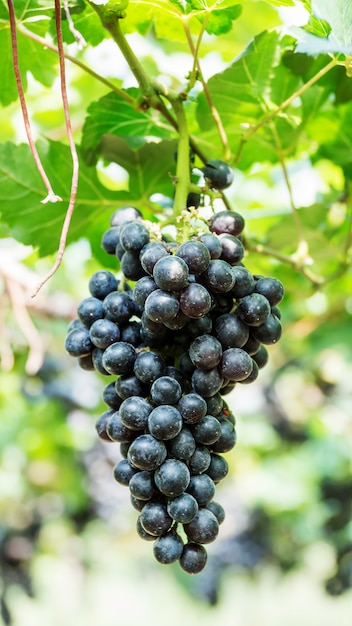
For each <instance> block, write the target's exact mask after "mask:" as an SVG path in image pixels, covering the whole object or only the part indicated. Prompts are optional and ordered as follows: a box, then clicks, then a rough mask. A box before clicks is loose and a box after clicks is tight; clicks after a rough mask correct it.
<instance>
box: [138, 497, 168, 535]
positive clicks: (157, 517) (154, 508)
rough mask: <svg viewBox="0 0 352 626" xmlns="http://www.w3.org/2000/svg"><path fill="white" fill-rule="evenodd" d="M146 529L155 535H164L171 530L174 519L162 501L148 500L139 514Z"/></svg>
mask: <svg viewBox="0 0 352 626" xmlns="http://www.w3.org/2000/svg"><path fill="white" fill-rule="evenodd" d="M139 519H140V523H141V525H142V527H143V528H144V530H145V531H146V532H147V533H150V534H151V535H154V536H155V537H158V536H160V535H164V534H165V533H166V532H167V531H168V530H170V528H171V526H172V523H173V520H172V518H171V517H170V515H169V514H168V512H167V509H166V505H165V504H163V503H162V502H147V503H146V504H145V505H144V507H143V509H142V511H141V514H140V516H139Z"/></svg>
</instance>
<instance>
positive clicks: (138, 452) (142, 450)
mask: <svg viewBox="0 0 352 626" xmlns="http://www.w3.org/2000/svg"><path fill="white" fill-rule="evenodd" d="M166 455H167V450H166V447H165V444H164V443H163V442H162V441H159V440H158V439H155V437H153V436H152V435H150V434H149V433H148V434H144V435H139V437H137V438H136V439H135V440H134V441H132V443H131V445H130V447H129V450H128V455H127V458H128V460H129V462H130V463H131V465H133V467H136V468H138V469H141V470H154V469H156V468H157V467H159V465H161V464H162V463H163V462H164V461H165V459H166Z"/></svg>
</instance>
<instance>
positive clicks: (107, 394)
mask: <svg viewBox="0 0 352 626" xmlns="http://www.w3.org/2000/svg"><path fill="white" fill-rule="evenodd" d="M115 384H116V383H114V382H112V383H109V384H108V385H106V386H105V387H104V389H103V394H102V395H103V401H104V402H105V404H107V405H108V406H110V407H111V408H112V409H115V411H117V409H119V408H120V406H121V403H122V399H121V398H120V396H119V395H118V394H117V393H116V388H115Z"/></svg>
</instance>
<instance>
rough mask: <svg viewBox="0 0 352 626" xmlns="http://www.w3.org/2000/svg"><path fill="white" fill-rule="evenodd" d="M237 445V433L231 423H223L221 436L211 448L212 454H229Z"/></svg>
mask: <svg viewBox="0 0 352 626" xmlns="http://www.w3.org/2000/svg"><path fill="white" fill-rule="evenodd" d="M235 445H236V431H235V428H234V426H233V424H231V423H230V422H229V421H227V420H226V421H223V422H221V436H220V437H219V439H218V440H217V441H216V442H215V443H214V444H213V445H212V446H211V448H212V452H220V453H221V452H229V451H230V450H232V448H234V447H235Z"/></svg>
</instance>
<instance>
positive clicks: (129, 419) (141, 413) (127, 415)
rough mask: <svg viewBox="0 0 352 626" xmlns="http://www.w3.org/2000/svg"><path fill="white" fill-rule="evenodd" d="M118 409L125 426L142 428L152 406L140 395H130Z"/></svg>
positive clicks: (144, 426)
mask: <svg viewBox="0 0 352 626" xmlns="http://www.w3.org/2000/svg"><path fill="white" fill-rule="evenodd" d="M119 410H120V417H121V421H122V423H123V424H125V426H127V428H130V429H131V430H144V429H145V428H146V427H147V424H148V417H149V415H150V413H151V412H152V406H151V405H150V404H149V402H147V400H145V399H144V398H141V397H140V396H130V397H129V398H126V400H124V401H123V402H122V404H121V406H120V409H119ZM137 497H138V496H137Z"/></svg>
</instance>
